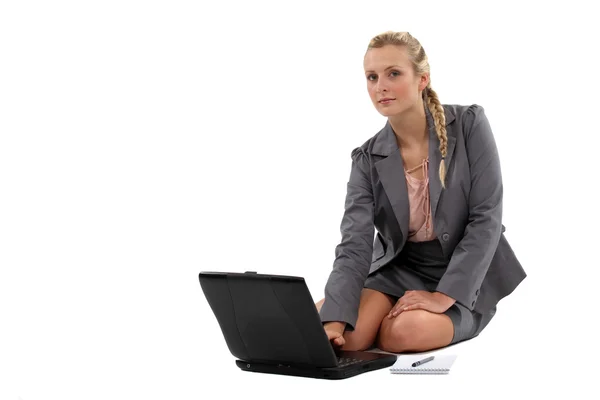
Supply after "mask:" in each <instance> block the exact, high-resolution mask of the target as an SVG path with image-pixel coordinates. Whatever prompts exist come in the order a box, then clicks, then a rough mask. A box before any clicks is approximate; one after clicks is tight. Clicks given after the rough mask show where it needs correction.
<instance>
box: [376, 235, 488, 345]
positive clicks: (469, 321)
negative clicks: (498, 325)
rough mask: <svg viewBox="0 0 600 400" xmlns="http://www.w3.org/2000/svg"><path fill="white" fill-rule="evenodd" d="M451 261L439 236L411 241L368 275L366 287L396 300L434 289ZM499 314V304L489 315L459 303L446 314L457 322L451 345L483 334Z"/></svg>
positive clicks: (454, 322)
mask: <svg viewBox="0 0 600 400" xmlns="http://www.w3.org/2000/svg"><path fill="white" fill-rule="evenodd" d="M448 261H449V260H447V259H446V257H445V256H444V254H443V252H442V247H441V245H440V243H439V241H438V240H437V239H434V240H431V241H427V242H408V241H407V242H406V245H405V246H404V248H403V249H402V252H401V253H400V254H399V255H398V256H397V257H396V258H395V259H394V260H392V261H391V262H390V263H389V264H388V265H386V266H384V267H382V268H380V269H379V270H377V271H375V272H374V273H372V274H370V275H369V276H368V277H367V280H366V281H365V284H364V287H365V288H368V289H373V290H377V291H378V292H382V293H385V294H387V295H389V296H391V297H392V298H393V300H394V302H395V301H397V300H398V299H399V298H400V297H402V296H403V295H404V292H406V291H407V290H427V291H429V292H433V291H435V289H436V287H437V284H438V282H439V281H440V279H441V278H442V275H443V274H444V272H445V271H446V268H447V267H448ZM495 313H496V308H495V307H494V308H493V309H492V310H490V311H489V312H488V313H486V314H480V313H478V312H475V311H470V310H469V309H468V308H467V307H465V306H463V305H462V304H460V303H458V302H455V303H454V304H453V305H452V307H450V308H449V309H448V310H446V312H445V313H444V314H446V315H447V316H448V317H450V319H451V320H452V324H453V325H454V336H453V338H452V342H451V343H450V344H455V343H458V342H462V341H464V340H468V339H471V338H474V337H475V336H477V335H479V333H480V332H481V331H482V330H483V328H485V327H486V326H487V324H488V323H489V322H490V320H491V319H492V317H493V316H494V314H495Z"/></svg>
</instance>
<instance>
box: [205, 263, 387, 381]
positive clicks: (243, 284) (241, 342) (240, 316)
mask: <svg viewBox="0 0 600 400" xmlns="http://www.w3.org/2000/svg"><path fill="white" fill-rule="evenodd" d="M199 279H200V286H201V288H202V291H203V292H204V295H205V296H206V299H207V300H208V303H209V304H210V307H211V309H212V311H213V313H214V314H215V317H216V319H217V321H218V323H219V325H220V327H221V331H222V333H223V336H224V338H225V341H226V343H227V347H229V351H230V352H231V354H233V356H234V357H236V358H237V360H236V365H237V366H238V367H239V368H241V369H242V370H243V371H251V372H264V373H272V374H283V375H295V376H304V377H311V378H323V379H343V378H348V377H351V376H355V375H358V374H361V373H363V372H367V371H373V370H376V369H381V368H386V367H389V366H391V365H392V364H394V362H396V355H393V354H381V353H373V352H367V351H341V350H339V349H336V348H334V347H333V345H332V344H331V342H330V341H329V340H328V338H327V334H326V333H325V330H324V329H323V324H322V322H321V319H320V316H319V313H318V312H317V308H316V307H315V304H314V302H313V299H312V297H311V295H310V292H309V290H308V287H307V286H306V282H305V281H304V278H301V277H296V276H282V275H265V274H258V273H256V272H246V273H240V272H200V274H199Z"/></svg>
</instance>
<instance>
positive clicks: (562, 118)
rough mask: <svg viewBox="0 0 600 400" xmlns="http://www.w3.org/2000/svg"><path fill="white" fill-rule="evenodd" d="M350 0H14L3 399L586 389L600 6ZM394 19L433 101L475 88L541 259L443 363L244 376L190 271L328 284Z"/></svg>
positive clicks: (0, 287)
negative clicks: (373, 43)
mask: <svg viewBox="0 0 600 400" xmlns="http://www.w3.org/2000/svg"><path fill="white" fill-rule="evenodd" d="M347 3H348V2H341V1H340V2H324V3H321V4H319V5H317V3H316V2H315V3H314V4H313V3H310V2H306V1H303V2H297V3H295V4H291V3H290V2H272V3H266V2H257V1H248V2H242V1H237V2H225V1H201V2H197V1H187V2H184V1H173V0H171V1H144V2H142V1H138V2H134V1H124V0H119V1H102V2H99V1H98V2H76V1H70V2H68V1H54V2H41V1H40V2H32V1H19V2H8V1H7V2H2V5H1V6H0V135H1V139H0V140H1V141H0V268H1V269H0V271H1V272H0V273H1V276H0V324H1V325H0V335H1V338H0V339H1V340H0V374H1V375H0V391H1V392H0V398H2V399H5V398H6V399H11V400H12V399H22V400H37V399H61V400H64V399H88V400H92V399H115V400H116V399H134V398H135V399H142V398H143V399H200V398H204V399H208V398H216V397H219V398H220V397H221V396H225V398H234V397H235V398H243V399H258V398H261V399H275V398H277V399H279V398H293V399H305V398H325V397H326V396H330V397H332V398H339V397H340V396H343V397H347V396H349V395H353V396H357V398H366V397H367V396H369V398H375V397H376V396H385V397H386V398H416V397H417V396H423V394H426V395H427V397H428V398H429V396H431V398H460V399H470V398H487V399H490V398H493V399H496V398H498V399H500V398H506V397H510V398H527V397H529V396H531V395H550V394H558V395H559V396H560V397H561V398H562V397H565V396H571V395H585V394H586V393H588V392H590V391H592V392H593V391H596V392H597V389H595V388H594V385H592V379H594V378H595V375H593V374H592V372H591V371H592V370H591V369H589V370H586V368H585V365H586V363H588V364H589V363H592V364H591V368H594V369H595V370H596V371H597V364H595V363H594V357H597V356H598V352H597V350H598V347H597V345H596V340H597V339H596V337H597V331H594V330H593V329H592V328H590V324H591V323H593V322H594V319H596V315H597V301H596V299H597V296H596V294H595V293H594V292H595V290H596V287H597V281H598V278H599V276H600V274H599V273H598V269H599V267H600V263H599V262H598V256H597V242H598V241H597V239H596V236H595V235H596V233H597V229H598V226H599V225H598V217H597V213H596V209H595V208H594V206H593V205H594V204H597V199H596V198H595V195H593V193H594V191H595V190H596V186H597V182H598V168H599V167H598V162H597V155H598V147H599V145H600V142H599V140H598V134H599V129H598V122H597V114H598V111H597V110H598V105H597V104H598V78H597V71H598V67H599V65H598V62H597V61H596V60H594V57H596V49H597V43H595V41H594V40H593V38H594V37H596V38H597V37H598V35H599V32H598V29H597V21H596V20H595V19H594V18H595V17H594V15H595V14H594V13H592V12H591V9H590V8H589V7H588V6H586V5H585V4H588V3H589V2H586V1H581V2H579V1H569V2H565V3H564V4H557V3H556V2H546V1H543V2H542V1H539V2H530V1H519V2H515V3H514V4H510V3H507V2H503V3H502V4H498V5H494V6H492V5H488V3H480V2H456V1H453V2H433V1H427V2H403V1H389V2H384V1H369V2H366V1H364V2H360V3H358V2H357V3H356V5H352V6H350V5H348V4H347ZM549 3H551V4H549ZM388 29H391V30H407V31H409V32H411V33H412V34H413V35H414V36H416V37H417V38H418V39H419V40H420V41H421V43H422V44H423V45H424V47H425V50H426V52H427V53H428V55H429V59H430V62H431V71H432V72H431V79H432V85H433V88H434V89H435V90H436V91H437V92H438V94H439V95H440V98H441V101H442V103H445V104H453V103H454V104H465V105H468V104H473V103H477V104H480V105H482V106H484V108H485V110H486V115H487V116H488V119H489V120H490V123H491V125H492V128H493V131H494V134H495V136H496V141H497V144H498V147H499V151H500V155H501V162H502V168H503V177H504V187H505V198H504V199H505V203H504V224H505V225H506V228H507V231H506V236H507V238H508V240H509V242H510V243H511V245H512V246H513V248H514V250H515V252H516V253H517V255H518V257H519V258H520V260H521V262H522V264H523V266H524V268H525V269H526V271H527V273H528V278H527V279H526V280H525V281H524V282H523V284H522V285H521V286H519V287H518V288H517V290H516V291H515V292H514V293H513V294H512V295H511V296H510V297H508V298H506V299H505V300H503V301H502V302H501V303H500V304H499V306H498V313H497V314H496V317H495V318H494V319H493V320H492V322H491V323H490V325H489V326H488V328H486V330H485V331H484V332H483V333H482V334H481V335H480V336H479V337H478V338H476V339H474V340H472V341H469V342H465V343H463V344H460V345H458V346H455V347H452V348H448V349H446V351H450V350H451V351H453V352H455V353H457V354H458V355H459V357H458V359H457V361H456V363H455V366H454V367H453V369H452V373H451V374H450V375H448V376H436V377H425V376H413V377H411V376H400V375H391V374H389V372H388V371H387V370H380V371H375V372H370V373H367V374H363V375H360V376H357V377H355V378H351V379H348V380H344V381H337V382H336V381H321V380H314V379H305V378H293V377H284V376H274V375H264V374H251V373H246V372H242V371H240V370H238V369H237V367H236V366H235V364H234V358H233V357H232V356H231V354H230V353H229V351H228V349H227V347H226V345H225V342H224V340H223V338H222V336H221V332H220V329H219V326H218V324H217V321H216V319H215V318H214V316H213V314H212V312H211V310H210V308H209V306H208V303H207V302H206V299H205V298H204V296H203V294H202V292H201V289H200V285H199V283H198V273H199V272H200V271H204V270H221V271H239V272H241V271H246V270H256V271H259V272H263V273H275V274H288V275H299V276H303V277H304V278H305V279H306V282H307V284H308V286H309V289H310V291H311V293H312V295H313V297H314V299H315V301H316V300H318V299H320V298H321V297H322V294H323V287H324V284H325V282H326V280H327V277H328V275H329V272H330V270H331V267H332V264H333V261H334V248H335V246H336V245H337V244H338V242H339V240H340V233H339V224H340V222H341V217H342V214H343V205H344V197H345V189H346V182H347V179H348V176H349V171H350V153H351V151H352V149H353V148H355V147H357V146H359V145H361V144H362V143H364V141H366V140H367V139H368V138H369V137H371V136H372V135H374V134H375V133H377V131H379V130H380V129H381V128H382V127H383V125H384V123H385V118H384V117H382V116H381V115H380V114H378V113H377V111H376V110H375V109H374V107H373V106H372V104H371V103H370V100H369V98H368V94H367V90H366V82H365V78H364V75H363V70H362V57H363V55H364V51H365V49H366V46H367V44H368V42H369V39H370V38H371V37H372V36H374V35H376V34H377V33H380V32H383V31H385V30H388ZM586 360H587V361H586ZM590 360H591V361H590ZM586 396H587V395H586Z"/></svg>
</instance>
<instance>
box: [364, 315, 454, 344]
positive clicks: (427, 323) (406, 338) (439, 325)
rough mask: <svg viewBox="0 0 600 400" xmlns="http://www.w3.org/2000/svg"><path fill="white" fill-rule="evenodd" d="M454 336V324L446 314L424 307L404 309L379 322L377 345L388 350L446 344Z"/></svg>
mask: <svg viewBox="0 0 600 400" xmlns="http://www.w3.org/2000/svg"><path fill="white" fill-rule="evenodd" d="M453 338H454V324H453V323H452V320H451V319H450V317H449V316H447V315H446V314H436V313H432V312H429V311H426V310H411V311H403V312H401V313H400V314H399V315H398V316H396V317H393V318H388V317H387V316H385V317H384V318H383V320H382V321H381V328H380V330H379V334H378V336H377V343H376V344H377V347H378V348H379V349H381V350H383V351H389V352H391V353H402V352H405V351H427V350H433V349H438V348H441V347H445V346H447V345H449V344H450V342H451V341H452V339H453Z"/></svg>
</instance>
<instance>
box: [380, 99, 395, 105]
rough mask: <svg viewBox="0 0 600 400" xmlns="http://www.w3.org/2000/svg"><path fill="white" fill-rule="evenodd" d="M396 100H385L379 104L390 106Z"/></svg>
mask: <svg viewBox="0 0 600 400" xmlns="http://www.w3.org/2000/svg"><path fill="white" fill-rule="evenodd" d="M394 100H396V99H387V100H380V101H379V104H390V103H391V102H392V101H394Z"/></svg>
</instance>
